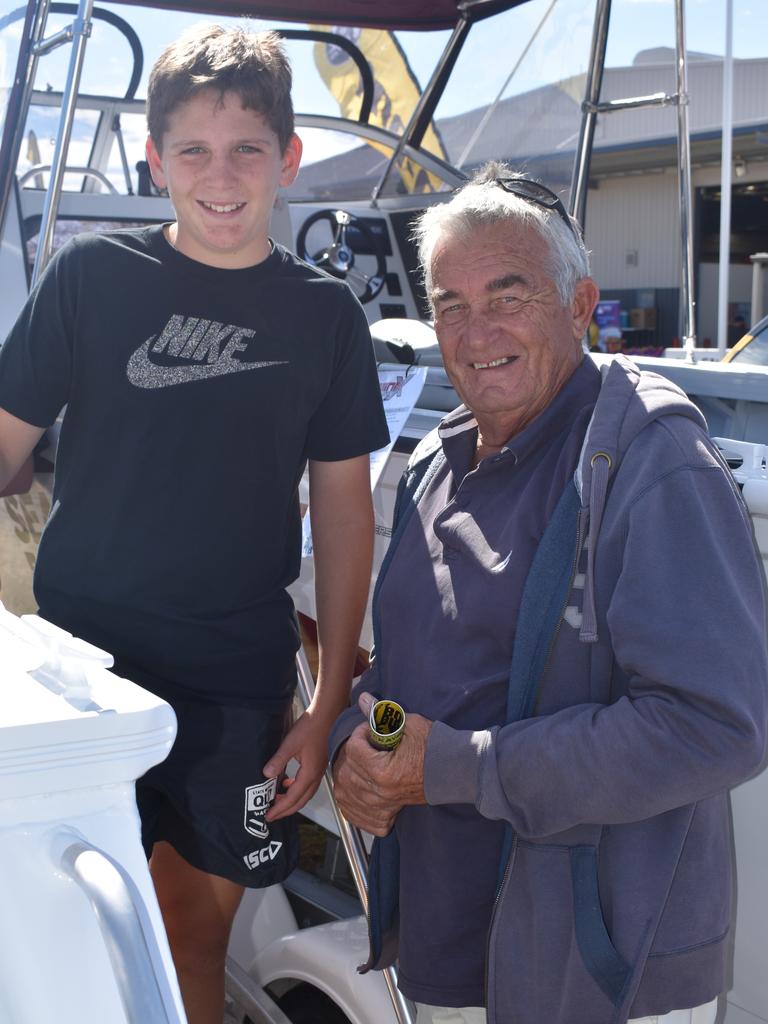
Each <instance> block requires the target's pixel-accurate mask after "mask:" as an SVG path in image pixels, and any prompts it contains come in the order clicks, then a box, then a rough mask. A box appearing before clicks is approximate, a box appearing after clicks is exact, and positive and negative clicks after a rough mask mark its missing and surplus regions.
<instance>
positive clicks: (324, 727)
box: [263, 710, 330, 821]
mask: <svg viewBox="0 0 768 1024" xmlns="http://www.w3.org/2000/svg"><path fill="white" fill-rule="evenodd" d="M329 731H330V725H329V723H328V722H326V721H325V720H324V718H322V717H321V716H319V715H317V714H316V713H314V714H313V711H312V710H308V711H305V712H304V714H303V715H302V716H301V717H300V718H299V719H297V721H296V722H295V724H294V725H293V727H292V728H291V729H290V730H289V732H288V733H287V734H286V736H285V738H284V739H283V742H282V743H281V744H280V746H279V747H278V748H277V750H276V751H275V753H274V754H273V755H272V757H270V759H269V761H267V763H266V764H265V765H264V768H263V771H264V775H265V777H266V778H268V779H273V778H275V777H276V776H278V775H282V773H283V772H284V771H285V769H286V767H287V765H288V762H289V761H290V760H291V758H294V759H295V760H296V761H298V762H299V770H298V772H297V773H296V775H295V777H294V778H292V779H291V778H288V779H285V782H284V785H285V787H286V790H285V792H284V793H278V795H277V796H276V797H275V800H274V802H273V804H272V806H271V807H270V809H269V810H268V811H267V814H266V820H267V821H277V820H278V818H285V817H287V816H288V815H289V814H294V813H295V812H296V811H300V810H301V808H302V807H303V806H304V804H305V803H307V801H308V800H310V799H311V798H312V797H313V796H314V795H315V793H316V792H317V787H318V786H319V785H320V780H321V779H322V777H323V772H324V771H325V769H326V766H327V764H328V751H327V748H326V744H327V742H328V733H329Z"/></svg>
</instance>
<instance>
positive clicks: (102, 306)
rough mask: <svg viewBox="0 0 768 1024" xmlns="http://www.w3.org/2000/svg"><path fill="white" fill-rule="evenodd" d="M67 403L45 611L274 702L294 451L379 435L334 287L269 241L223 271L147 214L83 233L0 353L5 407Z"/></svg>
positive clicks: (41, 587)
mask: <svg viewBox="0 0 768 1024" xmlns="http://www.w3.org/2000/svg"><path fill="white" fill-rule="evenodd" d="M65 405H66V413H65V416H64V420H63V425H62V429H61V437H60V442H59V450H58V456H57V463H56V472H55V480H54V491H53V507H52V511H51V516H50V519H49V521H48V523H47V525H46V528H45V531H44V533H43V537H42V540H41V543H40V550H39V553H38V562H37V567H36V570H35V595H36V598H37V600H38V603H39V605H40V609H41V613H42V614H43V615H45V616H46V617H49V618H51V619H52V620H53V621H54V622H57V623H59V624H60V625H62V626H64V627H65V628H67V629H70V630H71V631H72V632H76V633H78V634H79V635H81V636H83V637H85V638H86V639H89V640H91V641H92V642H94V643H97V644H100V645H102V646H104V647H106V648H107V649H108V650H110V651H112V653H114V654H115V655H116V657H117V658H118V659H119V660H120V661H121V663H123V664H129V665H131V666H135V668H136V671H135V672H134V675H135V677H136V678H137V681H140V682H144V683H145V685H150V684H151V682H152V680H154V679H156V680H157V681H158V683H157V685H158V687H159V686H164V687H165V688H166V689H167V690H169V691H170V692H173V691H174V690H175V689H178V690H179V691H190V690H192V691H197V692H199V693H211V694H213V693H215V694H216V695H217V697H218V698H226V697H231V698H233V699H237V698H239V697H243V696H247V697H249V698H250V697H254V698H257V699H259V700H260V701H262V702H263V703H264V704H265V706H268V705H271V704H277V703H279V702H281V701H283V700H284V699H285V696H286V693H287V692H288V691H289V690H290V686H291V678H292V673H291V668H292V662H293V655H294V652H295V650H296V647H297V635H296V625H295V620H294V615H293V609H292V604H291V601H290V598H289V596H288V595H287V594H286V592H285V588H286V587H287V586H288V584H290V583H291V582H292V581H293V580H294V579H295V578H296V576H297V575H298V571H299V559H300V518H299V506H298V494H297V486H298V481H299V479H300V477H301V474H302V472H303V470H304V466H305V464H306V460H307V459H318V460H321V461H336V460H340V459H347V458H352V457H354V456H357V455H361V454H364V453H367V452H369V451H373V450H375V449H376V448H378V447H381V446H382V445H383V444H385V443H386V441H387V428H386V423H385V420H384V414H383V410H382V405H381V398H380V392H379V386H378V381H377V377H376V370H375V364H374V359H373V353H372V347H371V344H370V335H369V332H368V326H367V323H366V320H365V316H364V314H363V311H362V309H361V307H360V305H359V303H357V301H356V300H355V299H354V297H353V296H352V294H351V292H350V291H349V289H348V288H347V287H346V286H345V285H344V284H342V283H341V282H338V281H335V280H333V279H331V278H328V277H326V276H325V275H322V274H319V273H318V272H317V271H315V270H314V269H312V268H311V267H308V266H307V265H306V264H303V263H302V262H301V261H299V260H298V259H297V258H296V257H294V256H292V255H291V254H290V253H288V252H286V251H285V250H284V249H282V248H281V247H279V246H275V248H274V250H273V252H272V253H271V255H270V256H269V257H268V258H267V259H266V260H265V261H264V262H263V263H260V264H258V265H256V266H254V267H249V268H246V269H242V270H223V269H218V268H213V267H208V266H206V265H204V264H201V263H198V262H196V261H194V260H190V259H188V258H187V257H185V256H183V255H182V254H181V253H179V252H177V251H176V250H175V249H173V248H172V247H171V246H170V245H169V244H168V243H167V242H166V240H165V238H164V236H163V233H162V229H161V228H160V227H150V228H145V229H140V230H123V231H116V232H110V233H108V234H103V235H82V236H79V237H77V238H76V239H74V240H73V241H72V242H70V243H69V244H68V245H67V246H65V247H64V248H63V249H62V250H61V251H60V252H59V253H57V255H56V256H55V257H54V259H53V260H52V261H51V263H50V265H49V266H48V268H47V269H46V272H45V274H44V275H43V277H42V278H41V280H40V283H39V286H38V288H37V289H36V290H35V291H34V292H33V294H32V295H31V296H30V299H29V301H28V302H27V305H26V307H25V309H24V311H23V312H22V315H21V317H20V318H19V321H18V322H17V324H16V325H15V327H14V329H13V331H12V332H11V334H10V336H9V338H8V340H7V342H6V344H5V345H4V346H3V349H2V351H1V352H0V406H2V407H3V408H4V409H6V410H7V411H8V412H11V413H12V414H13V415H15V416H18V417H19V418H20V419H22V420H25V421H26V422H29V423H33V424H35V425H38V426H47V425H49V424H50V423H52V422H53V421H54V420H55V418H56V416H57V415H58V413H59V411H60V410H61V409H62V407H63V406H65Z"/></svg>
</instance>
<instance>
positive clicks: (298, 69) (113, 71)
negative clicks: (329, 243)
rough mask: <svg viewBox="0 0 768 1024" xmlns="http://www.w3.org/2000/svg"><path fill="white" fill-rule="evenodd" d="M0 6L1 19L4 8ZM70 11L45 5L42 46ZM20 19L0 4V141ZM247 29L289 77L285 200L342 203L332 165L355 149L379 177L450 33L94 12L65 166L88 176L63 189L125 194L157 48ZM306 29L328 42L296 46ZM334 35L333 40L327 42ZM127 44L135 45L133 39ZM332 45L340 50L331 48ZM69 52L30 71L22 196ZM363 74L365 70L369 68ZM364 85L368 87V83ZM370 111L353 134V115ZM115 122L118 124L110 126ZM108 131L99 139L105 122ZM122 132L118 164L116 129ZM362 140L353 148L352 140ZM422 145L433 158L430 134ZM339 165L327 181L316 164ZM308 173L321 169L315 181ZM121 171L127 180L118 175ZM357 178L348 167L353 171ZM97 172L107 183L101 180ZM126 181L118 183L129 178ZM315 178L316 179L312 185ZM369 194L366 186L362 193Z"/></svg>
mask: <svg viewBox="0 0 768 1024" xmlns="http://www.w3.org/2000/svg"><path fill="white" fill-rule="evenodd" d="M4 6H6V8H7V9H5V10H4V9H3V8H4ZM74 13H75V7H74V5H72V4H65V3H53V4H52V5H51V13H50V14H49V16H48V21H47V26H46V33H45V34H46V37H49V36H51V35H53V34H54V33H55V32H58V31H59V30H61V29H63V28H64V27H65V26H67V25H69V24H71V22H72V17H73V15H74ZM24 14H25V9H24V8H23V7H18V6H16V4H11V5H4V4H3V0H0V131H2V128H3V124H4V121H5V117H6V113H7V107H8V100H9V96H10V94H11V85H12V83H13V77H14V73H15V70H16V61H17V56H18V50H19V43H20V40H21V37H22V30H23V25H24ZM204 20H209V21H214V20H215V21H216V22H217V23H219V24H223V25H245V26H246V27H248V28H249V29H252V30H262V29H268V28H269V29H277V30H279V31H281V32H283V34H284V35H285V36H286V41H285V45H286V49H287V52H288V56H289V58H290V61H291V64H292V67H293V72H294V87H293V98H294V107H295V110H296V114H297V127H298V131H299V133H300V135H301V137H302V141H303V143H304V158H303V168H304V171H305V172H306V173H304V174H302V175H301V176H300V178H299V181H298V182H297V183H296V185H295V186H294V189H293V190H292V193H291V198H293V199H296V198H315V197H317V196H318V195H319V194H321V193H322V195H323V196H324V197H326V196H329V195H330V197H331V198H333V196H334V195H337V196H338V197H340V198H341V197H344V198H347V199H349V198H350V197H351V195H352V194H354V192H355V191H356V188H355V187H354V184H353V182H352V181H351V180H350V174H349V173H346V172H345V170H344V167H345V164H346V161H341V162H339V161H338V157H339V156H341V155H342V154H344V153H347V152H349V151H352V150H355V149H359V148H360V147H361V145H362V147H363V148H364V149H365V150H367V151H368V153H369V154H370V156H371V159H372V162H373V165H374V167H375V168H378V169H381V167H382V165H383V164H385V163H386V162H387V161H388V160H389V159H390V157H391V155H392V153H393V151H394V149H395V147H396V144H397V142H398V140H399V138H400V137H401V136H402V134H403V131H404V129H405V128H406V126H407V125H408V122H409V121H410V119H411V116H412V114H413V111H414V108H415V107H416V104H417V102H418V100H419V97H420V95H421V92H422V90H423V87H424V85H425V83H426V82H427V81H428V80H429V77H430V75H431V73H432V70H433V67H434V65H435V64H436V63H437V61H438V59H439V57H440V55H441V53H442V51H443V48H444V46H445V43H446V41H447V39H448V38H449V36H450V33H449V32H448V31H437V32H396V33H395V32H388V31H385V30H379V29H371V28H364V29H358V28H336V27H334V26H324V25H297V24H296V23H280V22H272V21H270V22H267V21H264V20H260V19H256V18H253V19H243V18H227V17H220V16H216V17H215V18H213V17H211V18H205V17H201V15H200V14H199V13H198V14H190V13H185V12H178V11H167V10H157V9H153V8H146V7H131V6H126V5H122V4H119V5H118V4H98V6H97V7H96V8H95V11H94V21H93V31H92V35H91V38H90V39H89V42H88V46H87V49H86V56H85V62H84V65H83V72H82V80H81V86H80V91H79V98H78V104H77V112H76V115H75V121H74V125H73V129H72V138H71V142H70V147H69V154H68V159H67V166H68V168H82V167H90V168H93V170H94V172H95V173H91V174H90V175H84V174H83V173H82V172H78V171H70V172H69V173H67V174H66V175H65V179H64V190H65V191H104V190H111V189H112V188H113V189H115V190H116V191H118V192H121V193H125V192H126V191H128V190H129V186H130V187H132V188H135V187H136V184H137V183H136V180H135V167H136V164H137V163H138V162H139V161H141V160H142V159H143V155H144V143H145V139H146V122H145V118H144V101H145V100H146V90H147V79H148V75H149V71H150V69H151V67H152V65H153V63H154V62H155V60H156V59H157V57H158V56H159V55H160V53H161V52H162V50H163V49H164V47H165V46H166V45H167V44H168V43H170V42H172V41H173V40H174V39H176V38H177V37H178V36H179V35H180V34H181V33H182V32H183V31H184V30H185V29H186V28H188V27H189V26H190V25H193V24H196V23H199V22H200V21H204ZM307 30H313V31H315V32H320V33H324V35H323V36H322V37H321V38H320V39H307V38H295V36H297V35H301V34H302V32H304V33H306V32H307ZM331 34H333V35H331ZM134 36H135V38H134ZM334 36H335V38H336V40H337V42H336V43H334ZM69 54H70V49H69V47H67V46H64V47H60V48H58V49H56V50H53V51H52V52H50V53H48V54H46V55H45V56H43V57H41V58H40V59H39V61H38V67H37V73H36V76H35V82H34V93H33V100H32V104H31V106H30V111H29V115H28V118H27V123H26V125H25V129H24V138H25V141H24V144H23V145H22V147H21V151H20V154H19V159H18V163H17V167H16V173H17V175H18V176H19V178H20V183H21V185H22V187H29V188H43V187H45V186H46V185H47V182H48V173H47V171H48V168H49V166H50V164H51V160H52V157H53V152H54V147H55V141H56V131H57V127H58V120H59V116H60V109H61V97H62V93H63V91H64V85H65V81H66V76H67V68H68V61H69ZM368 69H370V70H368ZM366 71H367V73H368V75H369V80H368V83H367V85H366V81H365V74H364V72H366ZM366 102H367V103H368V105H369V106H370V112H369V113H368V114H367V118H366V120H367V124H366V126H365V127H363V128H361V125H360V115H361V112H362V113H363V116H364V117H365V114H366V112H365V104H366ZM115 117H118V118H119V122H115V120H114V119H115ZM107 120H108V122H109V123H108V124H106V128H107V129H110V128H111V129H112V130H107V131H106V133H105V123H106V121H107ZM113 126H117V127H119V132H120V135H121V141H122V145H123V146H124V149H125V157H126V159H125V161H124V160H123V158H122V154H121V152H120V145H119V144H118V140H117V136H116V133H115V131H114V127H113ZM361 132H362V134H363V135H365V137H366V142H364V143H362V144H361V138H360V133H361ZM425 144H426V145H427V146H429V147H430V148H431V149H432V150H433V151H438V152H439V146H437V145H436V144H435V143H433V141H432V136H431V135H428V138H427V139H426V140H425ZM329 159H333V160H334V161H335V164H336V166H335V168H334V170H333V173H331V174H330V175H328V176H327V177H325V176H324V165H325V162H326V161H328V160H329ZM315 165H320V166H319V167H318V169H317V170H316V171H314V172H313V171H312V168H313V167H314V166H315ZM126 167H127V171H126ZM348 170H351V171H352V172H353V174H352V176H353V177H354V168H351V169H349V168H348ZM100 174H103V176H104V178H105V179H106V181H103V180H101V178H100V176H99V175H100ZM127 177H128V178H129V179H130V180H128V181H127V180H126V178H127ZM318 177H322V178H323V183H322V187H321V188H320V187H318V184H317V180H318ZM363 187H364V188H367V190H368V191H367V194H370V187H369V186H368V184H367V181H366V184H365V185H364V186H363Z"/></svg>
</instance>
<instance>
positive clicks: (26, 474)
mask: <svg viewBox="0 0 768 1024" xmlns="http://www.w3.org/2000/svg"><path fill="white" fill-rule="evenodd" d="M33 476H34V462H33V460H32V456H31V455H30V456H29V458H28V459H27V461H26V462H25V463H24V465H23V466H22V467H21V469H20V470H19V472H18V473H17V474H16V476H15V477H14V478H13V480H11V482H10V483H9V484H8V486H7V487H6V488H5V489H4V490H2V491H0V498H7V497H9V496H10V495H11V494H26V493H27V491H28V490H29V489H30V487H31V486H32V478H33Z"/></svg>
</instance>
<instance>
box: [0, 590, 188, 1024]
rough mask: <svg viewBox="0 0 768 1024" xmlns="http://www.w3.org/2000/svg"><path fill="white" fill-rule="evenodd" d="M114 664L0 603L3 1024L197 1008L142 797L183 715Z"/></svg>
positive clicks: (173, 1013) (113, 1019)
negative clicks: (161, 888) (148, 837)
mask: <svg viewBox="0 0 768 1024" xmlns="http://www.w3.org/2000/svg"><path fill="white" fill-rule="evenodd" d="M111 664H112V658H111V656H110V655H108V654H106V653H104V652H102V651H99V650H98V649H96V648H94V647H92V646H90V645H88V644H86V643H84V642H83V641H80V640H77V639H75V638H73V637H71V636H70V635H69V634H68V633H65V632H64V631H62V630H60V629H58V628H57V627H55V626H52V625H51V624H50V623H46V622H44V621H43V620H41V619H38V618H37V617H36V616H24V617H23V618H22V619H19V618H17V617H16V616H15V615H12V614H11V613H10V612H8V611H6V609H5V608H4V607H3V606H2V604H0V893H2V897H1V903H2V927H1V928H0V1024H40V1022H41V1021H54V1020H55V1021H56V1022H57V1024H105V1022H109V1024H123V1022H129V1021H133V1020H141V1021H142V1024H166V1022H171V1024H179V1022H183V1021H184V1020H185V1017H184V1012H183V1009H182V1003H181V998H180V995H179V991H178V986H177V983H176V977H175V973H174V970H173V966H172V961H171V957H170V952H169V949H168V945H167V941H166V938H165V932H164V930H163V926H162V922H161V918H160V912H159V909H158V906H157V902H156V899H155V895H154V890H153V888H152V882H151V879H150V876H149V871H148V868H147V863H146V859H145V856H144V852H143V849H142V846H141V841H140V827H139V819H138V813H137V810H136V803H135V796H134V780H135V779H136V778H138V777H140V776H141V775H143V774H144V772H145V771H147V769H148V768H150V767H151V766H152V765H153V764H156V763H157V762H159V761H162V760H163V758H165V757H166V755H167V753H168V751H169V750H170V748H171V745H172V743H173V740H174V737H175V734H176V721H175V716H174V714H173V711H172V710H171V708H170V707H169V706H168V705H167V704H166V703H165V702H164V701H162V700H160V699H159V698H157V697H155V696H154V695H153V694H150V693H148V692H147V691H145V690H142V689H141V688H139V687H138V686H135V685H134V684H133V683H130V682H128V681H127V680H125V679H120V678H118V677H117V676H114V675H112V674H111V673H110V672H109V671H107V669H108V667H109V666H110V665H111Z"/></svg>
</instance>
